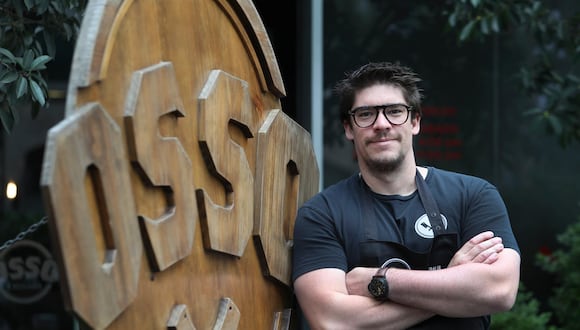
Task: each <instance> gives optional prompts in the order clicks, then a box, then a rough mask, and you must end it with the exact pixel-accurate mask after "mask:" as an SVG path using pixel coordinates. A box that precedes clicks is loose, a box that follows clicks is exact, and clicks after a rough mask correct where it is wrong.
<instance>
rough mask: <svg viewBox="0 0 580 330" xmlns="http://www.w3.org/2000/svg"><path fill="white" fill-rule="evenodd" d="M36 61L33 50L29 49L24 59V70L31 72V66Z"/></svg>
mask: <svg viewBox="0 0 580 330" xmlns="http://www.w3.org/2000/svg"><path fill="white" fill-rule="evenodd" d="M33 60H34V52H32V50H31V49H28V50H27V51H26V52H24V56H23V57H22V69H24V70H26V71H31V70H30V66H31V65H32V61H33Z"/></svg>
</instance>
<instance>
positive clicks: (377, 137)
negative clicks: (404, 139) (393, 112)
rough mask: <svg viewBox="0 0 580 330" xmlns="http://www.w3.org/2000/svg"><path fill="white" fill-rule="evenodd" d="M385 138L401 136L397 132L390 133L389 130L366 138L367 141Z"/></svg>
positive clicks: (397, 138) (398, 138)
mask: <svg viewBox="0 0 580 330" xmlns="http://www.w3.org/2000/svg"><path fill="white" fill-rule="evenodd" d="M384 140H397V141H398V140H400V137H399V136H398V135H396V134H389V133H387V132H381V133H377V134H375V135H373V136H371V137H369V138H367V139H366V142H367V143H373V142H379V141H384Z"/></svg>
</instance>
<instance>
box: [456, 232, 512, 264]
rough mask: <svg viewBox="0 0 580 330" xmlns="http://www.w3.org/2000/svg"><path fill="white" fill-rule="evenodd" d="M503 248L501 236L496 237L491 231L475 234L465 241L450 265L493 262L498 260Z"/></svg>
mask: <svg viewBox="0 0 580 330" xmlns="http://www.w3.org/2000/svg"><path fill="white" fill-rule="evenodd" d="M502 250H503V244H502V240H501V237H496V236H494V234H493V233H492V232H491V231H485V232H483V233H481V234H478V235H475V236H474V237H473V238H472V239H470V240H469V241H468V242H467V243H465V244H464V245H463V246H462V247H461V248H460V249H459V250H458V251H457V252H455V255H454V256H453V258H452V259H451V261H450V262H449V265H448V267H453V266H458V265H463V264H467V263H470V262H474V263H484V264H492V263H494V262H496V261H497V259H498V253H500V252H501V251H502Z"/></svg>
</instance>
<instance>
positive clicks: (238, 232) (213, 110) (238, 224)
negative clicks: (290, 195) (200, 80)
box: [198, 70, 254, 256]
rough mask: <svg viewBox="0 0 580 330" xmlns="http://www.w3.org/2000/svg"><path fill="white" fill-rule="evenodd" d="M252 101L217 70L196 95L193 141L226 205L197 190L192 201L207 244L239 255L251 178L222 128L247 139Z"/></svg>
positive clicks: (248, 224) (249, 221)
mask: <svg viewBox="0 0 580 330" xmlns="http://www.w3.org/2000/svg"><path fill="white" fill-rule="evenodd" d="M251 106H252V103H251V101H250V94H249V92H248V84H247V83H246V82H245V81H242V80H240V79H237V78H235V77H233V76H231V75H229V74H227V73H225V72H223V71H220V70H213V71H211V73H210V75H209V78H208V80H207V82H206V84H205V86H204V88H203V90H202V91H201V95H200V96H199V111H200V114H199V143H200V147H201V151H202V153H203V154H204V159H205V160H206V163H207V166H208V168H209V170H210V171H211V172H212V174H213V175H214V176H216V177H217V178H219V180H220V181H222V183H223V185H224V187H225V192H226V194H227V197H226V201H227V202H226V205H224V206H221V205H217V204H215V203H214V202H213V201H212V200H211V199H210V197H209V196H208V195H207V194H205V193H204V192H203V191H199V192H198V204H199V207H200V217H201V224H202V230H203V237H204V240H205V244H206V246H207V247H208V248H210V249H212V250H216V251H220V252H224V253H228V254H231V255H234V256H242V255H243V253H244V250H245V248H246V245H247V243H248V240H249V239H250V236H251V234H252V225H253V222H254V220H253V218H254V212H253V211H254V210H253V205H254V196H253V194H252V193H251V189H252V188H253V183H254V177H253V175H252V171H251V169H250V165H249V163H248V160H247V158H246V155H245V153H244V149H242V147H240V146H239V145H238V144H237V143H235V142H234V141H233V140H232V139H231V138H230V136H229V135H228V131H229V128H228V126H229V125H230V123H231V124H233V125H234V126H236V127H238V128H239V129H240V130H241V131H242V132H243V133H244V135H245V137H246V138H251V137H252V133H251V132H252V129H251V127H249V126H248V125H251V124H249V123H251V122H252V120H251V115H252V108H251Z"/></svg>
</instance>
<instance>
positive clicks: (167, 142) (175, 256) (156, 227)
mask: <svg viewBox="0 0 580 330" xmlns="http://www.w3.org/2000/svg"><path fill="white" fill-rule="evenodd" d="M182 109H183V104H182V102H181V98H180V97H179V91H178V88H177V82H176V78H175V72H174V70H173V66H172V65H171V63H167V62H164V63H160V64H158V65H154V66H151V67H149V68H147V69H144V70H140V71H137V72H135V73H134V74H133V79H132V82H131V87H130V89H129V93H128V100H127V105H126V108H125V129H126V131H127V140H128V141H127V143H128V145H129V156H130V158H131V160H132V161H133V162H134V163H135V164H136V165H137V166H139V168H140V169H141V170H142V173H144V175H145V176H146V178H147V179H148V180H150V182H151V184H152V185H154V186H157V187H163V188H164V189H165V190H166V194H167V195H168V197H167V200H168V201H169V203H168V204H169V206H168V207H167V210H166V212H165V214H163V215H162V216H161V217H160V218H159V219H155V220H153V219H149V218H148V217H147V216H146V215H139V220H140V224H141V226H142V227H143V233H144V235H145V237H144V243H145V246H146V247H147V253H148V255H149V259H150V260H151V261H152V262H153V268H154V269H155V270H157V271H162V270H164V269H166V268H168V267H169V266H171V265H173V264H174V263H176V262H177V261H179V260H181V259H183V258H185V257H187V256H188V255H189V254H190V252H191V249H192V245H193V238H194V233H195V222H196V220H197V206H196V204H195V203H194V202H193V201H194V196H195V189H194V186H193V179H192V172H193V167H192V165H191V161H190V159H189V157H188V156H187V153H186V152H185V150H184V149H183V147H182V145H181V143H180V142H179V140H178V139H177V138H175V137H163V136H161V135H160V133H159V129H158V127H157V125H158V122H159V118H160V117H162V116H163V115H167V114H172V115H175V116H183V115H184V114H183V111H182Z"/></svg>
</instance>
